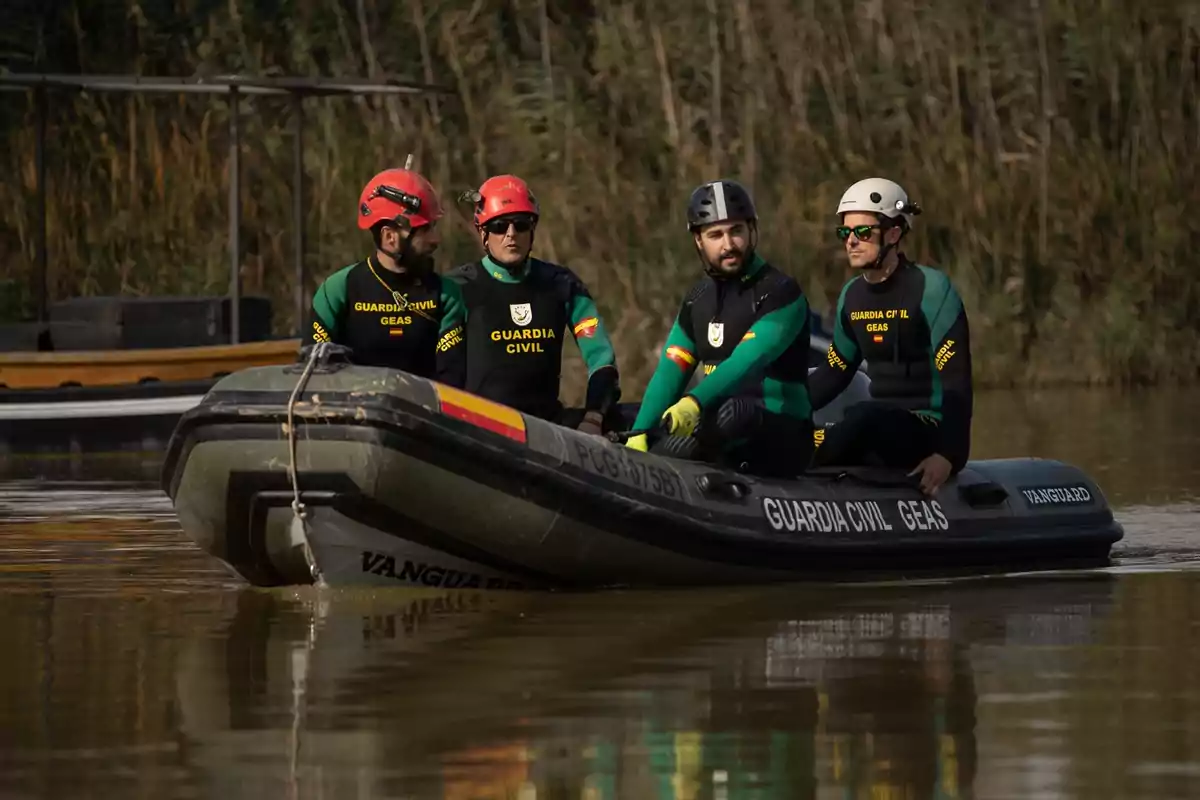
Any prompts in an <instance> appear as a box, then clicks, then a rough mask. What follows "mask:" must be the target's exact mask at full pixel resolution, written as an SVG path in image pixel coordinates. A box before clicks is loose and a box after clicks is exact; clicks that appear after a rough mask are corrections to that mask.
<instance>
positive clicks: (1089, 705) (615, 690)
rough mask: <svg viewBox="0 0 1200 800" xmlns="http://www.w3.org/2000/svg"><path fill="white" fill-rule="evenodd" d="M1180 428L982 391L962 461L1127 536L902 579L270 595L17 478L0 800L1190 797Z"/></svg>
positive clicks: (140, 521)
mask: <svg viewBox="0 0 1200 800" xmlns="http://www.w3.org/2000/svg"><path fill="white" fill-rule="evenodd" d="M1196 409H1200V392H1195V391H1192V392H1158V393H1144V394H1137V395H1114V394H1111V393H1100V392H1081V391H1076V392H1047V393H1041V394H1034V395H1031V396H1027V397H1026V398H1025V399H1024V401H1023V402H1020V403H1018V402H1017V401H1016V400H1015V399H1014V397H1013V396H1012V395H1008V394H1005V395H985V396H983V397H981V398H980V402H979V413H978V415H977V421H976V451H975V454H976V455H977V456H978V457H987V456H1008V455H1041V456H1050V457H1058V458H1062V459H1064V460H1067V461H1071V462H1073V463H1076V464H1078V465H1080V466H1081V467H1083V468H1084V469H1086V470H1087V471H1088V472H1090V473H1091V474H1093V475H1095V476H1096V477H1097V478H1098V479H1099V480H1100V482H1101V484H1102V485H1103V486H1104V488H1105V490H1106V492H1107V494H1108V496H1109V499H1110V500H1111V501H1112V502H1113V503H1114V504H1115V505H1117V506H1118V516H1119V518H1120V519H1121V521H1122V522H1123V523H1124V524H1125V526H1126V538H1125V540H1124V541H1123V542H1122V543H1121V544H1120V545H1119V546H1118V547H1117V548H1116V550H1115V551H1114V559H1113V566H1112V567H1111V568H1110V569H1107V570H1097V571H1091V572H1086V573H1074V574H1054V575H1039V576H1029V575H1026V576H1012V575H1010V576H998V577H994V578H988V579H974V580H964V581H956V582H942V583H936V582H929V583H926V584H923V585H913V584H895V585H883V584H879V585H871V586H861V585H859V586H820V587H812V586H808V587H806V586H802V585H800V586H784V587H774V588H769V589H745V590H721V591H680V592H654V593H649V592H622V593H607V594H596V595H578V596H549V595H513V596H507V597H503V598H500V599H491V598H487V597H484V596H481V595H478V594H472V593H469V592H468V593H455V592H439V591H434V590H429V591H413V590H404V589H395V590H387V591H374V592H323V593H317V592H314V591H312V590H304V591H275V592H267V591H259V590H252V589H246V588H244V587H242V586H241V585H240V584H239V583H238V582H237V581H236V580H234V579H232V578H230V577H228V576H227V575H226V574H225V573H224V571H223V570H222V569H221V568H220V567H219V566H218V565H216V564H214V563H213V562H212V561H210V560H209V559H207V558H206V557H204V556H203V555H201V554H200V553H198V552H197V551H196V550H195V549H194V548H193V547H191V546H190V544H189V543H188V542H187V540H186V539H185V538H184V537H183V536H182V535H181V534H180V533H179V531H178V529H177V526H176V525H175V523H174V520H173V517H172V515H171V510H170V506H169V503H168V502H167V500H166V498H165V497H163V496H162V495H161V494H160V493H159V492H158V491H157V490H156V489H155V488H154V487H153V486H152V485H151V486H139V485H138V484H137V483H110V484H97V483H74V484H68V483H56V482H49V481H44V480H43V481H16V482H9V483H7V484H5V485H0V536H2V537H3V542H4V546H3V547H2V548H0V631H2V633H3V638H2V639H0V641H2V642H3V645H4V655H5V656H6V657H5V659H4V661H3V665H2V666H0V699H2V701H3V702H2V703H0V798H26V797H59V796H70V797H123V798H124V797H130V798H133V797H139V798H140V797H147V798H149V797H154V798H165V797H210V796H220V797H222V798H234V797H255V798H258V797H289V798H290V797H303V798H325V797H329V798H335V797H336V798H343V797H348V798H367V797H372V798H374V797H397V798H399V797H440V798H475V797H510V798H567V797H571V798H615V797H620V798H627V797H636V798H641V797H646V798H693V797H695V798H700V797H704V798H708V797H713V798H749V797H754V798H818V797H819V798H826V797H828V798H871V799H872V800H876V799H877V798H952V797H996V798H1000V797H1021V798H1042V797H1045V798H1051V797H1054V798H1059V797H1087V798H1102V797H1122V798H1133V797H1146V798H1151V797H1153V798H1176V797H1177V798H1184V797H1200V666H1198V665H1200V569H1198V568H1200V521H1198V520H1200V517H1197V511H1200V456H1198V455H1197V453H1200V421H1197V420H1196ZM114 466H115V465H113V464H111V463H100V464H99V465H97V462H86V463H85V462H80V461H76V462H74V463H71V462H63V463H57V464H50V465H38V466H36V467H31V468H36V469H37V470H40V471H44V472H45V473H46V474H53V475H58V476H71V475H75V476H78V475H81V474H88V473H89V472H90V473H93V474H104V473H105V472H108V473H110V474H117V472H115V471H114ZM125 467H126V468H127V470H128V471H130V474H132V475H135V476H136V475H141V474H146V475H150V476H152V475H153V464H149V465H144V464H137V463H134V464H132V465H129V464H126V465H125ZM81 470H83V472H81Z"/></svg>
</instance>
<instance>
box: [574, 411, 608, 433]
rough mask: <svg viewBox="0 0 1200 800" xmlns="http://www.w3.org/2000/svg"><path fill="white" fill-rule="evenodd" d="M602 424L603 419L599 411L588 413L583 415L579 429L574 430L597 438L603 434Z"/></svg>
mask: <svg viewBox="0 0 1200 800" xmlns="http://www.w3.org/2000/svg"><path fill="white" fill-rule="evenodd" d="M603 423H604V417H603V416H601V415H600V412H599V411H589V412H587V413H586V414H584V415H583V421H582V422H580V423H579V427H577V428H576V429H575V430H577V431H579V432H580V433H587V434H590V435H592V436H599V435H601V434H602V433H603V432H604V431H603V429H602V427H601V426H602V425H603Z"/></svg>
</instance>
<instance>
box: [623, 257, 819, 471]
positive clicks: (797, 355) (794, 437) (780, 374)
mask: <svg viewBox="0 0 1200 800" xmlns="http://www.w3.org/2000/svg"><path fill="white" fill-rule="evenodd" d="M808 347H809V314H808V300H807V298H806V297H805V296H804V292H803V291H802V290H801V288H800V285H799V284H798V283H797V282H796V281H795V280H793V279H792V278H791V277H789V276H788V275H785V274H784V273H782V272H780V271H779V270H777V269H775V268H774V267H772V266H771V265H770V264H768V263H767V262H765V261H764V260H763V259H762V258H761V257H759V256H757V255H755V256H754V258H753V260H752V261H751V263H750V264H749V265H748V266H747V268H746V269H745V270H744V271H743V272H742V273H741V274H740V275H737V276H734V277H731V278H719V279H718V278H712V277H706V278H704V279H703V280H701V281H700V282H699V283H697V284H696V285H695V286H693V287H692V289H691V290H690V291H689V292H688V294H687V297H686V298H685V299H684V301H683V304H682V306H681V307H680V309H679V314H678V315H677V316H676V318H675V324H674V325H673V326H672V327H671V332H670V334H669V335H668V336H667V341H666V344H665V346H664V347H663V354H662V357H661V358H660V359H659V362H658V367H657V368H656V369H655V371H654V375H653V377H651V379H650V384H649V385H648V386H647V387H646V394H645V396H644V398H643V399H642V405H641V408H640V409H639V411H638V415H637V419H636V421H635V422H634V426H633V427H634V430H650V429H653V428H654V427H655V426H656V425H657V424H658V422H659V420H660V418H661V417H662V415H663V412H665V411H666V410H667V408H669V407H670V406H671V405H673V404H674V403H675V402H676V401H677V400H679V398H680V395H681V393H682V392H683V390H684V387H685V386H686V385H687V382H688V380H689V379H690V378H691V376H692V374H693V372H694V371H695V369H696V366H697V364H698V363H703V365H704V368H703V371H704V377H703V378H702V379H701V380H700V382H699V383H698V384H697V385H696V386H695V388H693V389H692V390H691V391H690V392H688V395H689V396H691V397H692V399H694V400H695V401H696V402H697V403H698V404H699V405H700V410H701V421H700V426H699V428H698V429H697V432H696V434H695V437H694V441H695V443H696V445H697V446H698V454H699V457H703V458H706V459H723V460H731V461H737V462H746V463H748V464H749V466H750V469H752V470H753V471H756V472H760V473H763V474H766V473H771V474H797V473H799V472H802V471H803V470H804V469H806V468H807V466H808V462H809V459H810V457H811V454H812V444H813V443H812V404H811V403H810V402H809V396H808ZM672 438H673V439H677V438H678V437H672ZM665 446H666V447H667V448H668V449H667V450H664V449H663V448H662V447H659V446H656V448H655V450H656V451H657V452H667V453H669V454H671V455H682V452H681V450H680V447H681V445H679V443H677V442H669V441H668V443H667V444H666V445H665ZM693 452H696V451H693Z"/></svg>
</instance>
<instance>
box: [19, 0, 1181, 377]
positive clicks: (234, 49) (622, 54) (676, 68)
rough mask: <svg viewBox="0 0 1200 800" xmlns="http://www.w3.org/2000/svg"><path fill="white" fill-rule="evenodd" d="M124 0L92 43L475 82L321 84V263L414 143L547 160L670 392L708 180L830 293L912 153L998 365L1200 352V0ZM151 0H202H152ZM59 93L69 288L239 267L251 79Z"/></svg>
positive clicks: (100, 59) (271, 263) (1120, 370)
mask: <svg viewBox="0 0 1200 800" xmlns="http://www.w3.org/2000/svg"><path fill="white" fill-rule="evenodd" d="M110 5H112V6H114V7H115V8H113V9H110V10H109V13H111V14H128V15H129V16H128V20H129V22H128V23H123V24H126V25H127V27H128V26H132V32H131V33H130V32H128V31H127V32H126V35H125V37H124V38H123V39H121V40H119V41H118V42H116V43H114V42H112V41H105V40H103V39H99V38H97V37H95V36H92V37H89V36H87V35H86V34H85V33H84V31H83V30H82V28H81V29H80V30H77V31H76V35H77V36H78V45H77V51H78V53H79V54H80V55H79V63H80V65H81V66H82V67H83V68H84V69H87V70H90V71H109V72H113V71H116V72H121V71H129V70H144V71H153V72H157V73H159V74H163V73H170V74H177V75H179V74H184V75H186V74H193V73H197V72H232V71H238V72H243V73H249V74H277V73H301V74H333V75H358V76H378V75H381V74H384V73H387V74H391V75H399V76H406V77H410V78H414V79H418V80H426V81H436V82H438V83H443V84H447V85H449V86H451V87H452V88H453V89H454V90H455V93H456V94H455V96H454V97H453V98H449V99H447V98H442V99H432V98H413V99H396V98H388V99H380V98H358V99H347V98H328V99H310V100H308V101H306V104H305V113H306V119H307V127H306V140H305V169H306V174H307V179H308V185H307V189H306V197H305V208H306V220H305V221H306V224H307V226H308V239H307V242H308V247H307V249H308V253H307V263H308V265H309V267H310V271H311V272H313V273H314V275H313V283H311V284H310V286H309V287H307V288H308V289H311V288H313V286H314V285H315V281H316V280H317V279H318V278H320V277H322V276H323V275H325V274H327V273H329V272H331V271H332V270H334V269H336V268H337V267H340V266H342V265H344V264H347V263H350V262H351V261H353V260H356V259H357V258H359V257H361V255H362V254H363V253H364V249H365V248H366V247H367V246H368V243H367V241H366V240H365V239H364V238H363V237H362V236H361V235H360V234H359V232H358V231H357V230H356V229H355V227H354V223H353V213H354V212H353V209H354V206H355V202H356V199H357V193H358V191H359V189H360V188H361V185H362V183H363V182H364V181H365V180H366V179H367V178H368V177H369V176H370V175H371V174H373V172H375V171H376V170H377V169H379V168H382V167H385V166H390V165H395V164H398V163H400V162H402V161H403V158H404V156H405V154H406V153H408V152H410V151H411V152H414V153H415V154H416V156H417V164H418V166H419V168H420V169H421V170H423V171H424V172H426V174H428V175H429V176H430V177H431V179H432V180H433V181H434V182H435V185H437V186H438V187H439V188H440V189H441V190H442V191H443V196H444V199H445V201H446V202H447V203H451V202H452V197H453V195H454V194H456V193H457V192H458V191H460V190H462V189H464V188H466V187H468V186H472V185H478V183H479V182H481V181H482V180H483V179H484V178H485V177H487V176H488V175H489V174H493V173H496V172H501V171H511V172H516V173H518V174H520V175H522V176H524V177H526V178H527V179H528V180H530V181H531V182H532V185H533V187H534V189H535V191H536V192H537V193H538V194H539V196H540V199H541V202H542V207H543V222H542V225H541V227H540V228H539V230H538V236H537V243H536V249H537V252H538V253H539V254H540V255H542V256H543V257H546V258H550V259H552V260H559V261H561V262H563V263H566V264H568V265H570V266H571V267H572V268H574V269H575V270H576V271H577V272H578V273H580V274H581V275H582V276H583V277H584V278H585V279H586V280H587V281H588V282H589V283H590V285H591V287H592V290H593V293H594V294H595V295H596V296H597V299H598V301H599V303H600V305H601V309H602V311H603V312H604V313H605V315H606V318H607V320H608V322H609V325H610V327H611V328H612V329H613V330H614V331H615V339H616V346H617V352H618V358H619V360H620V364H621V367H622V370H623V373H624V374H625V376H626V377H625V380H624V383H625V384H626V385H627V386H629V387H630V392H631V394H633V395H638V394H640V390H641V387H642V386H643V385H644V382H645V380H646V378H647V376H648V373H649V370H650V369H651V367H652V363H653V359H654V357H655V352H656V349H657V347H658V345H659V343H660V341H661V339H662V338H663V336H665V333H666V330H667V328H668V327H669V319H670V315H672V314H673V313H674V312H675V309H676V307H677V303H678V301H679V299H680V295H681V294H682V292H683V291H684V289H685V287H686V286H687V285H688V283H689V282H690V281H692V280H694V279H695V278H696V276H697V274H698V266H697V262H696V260H695V256H694V254H693V253H692V251H691V250H690V243H689V241H688V237H687V236H686V234H685V231H684V226H683V205H684V202H685V200H686V198H687V194H688V192H689V191H690V189H691V188H692V187H693V186H694V185H696V184H697V183H699V182H701V181H704V180H707V179H710V178H713V177H717V176H730V177H736V178H738V179H740V180H742V181H743V182H745V183H747V184H748V185H749V186H750V187H751V188H752V189H753V191H754V192H755V194H756V199H757V201H758V204H759V208H760V212H761V214H762V217H763V220H762V225H763V233H762V241H761V250H762V251H763V252H764V254H765V255H766V256H767V257H768V258H769V259H771V260H772V261H773V262H774V263H776V264H777V265H778V266H780V267H782V268H784V269H786V270H788V271H790V272H791V273H793V274H794V275H796V276H797V277H798V278H799V279H800V280H801V282H802V285H803V286H804V287H805V288H806V290H807V291H808V292H809V294H810V296H811V298H812V302H813V304H814V305H815V306H816V307H817V308H818V309H819V310H822V311H826V312H828V311H829V310H830V306H831V304H832V302H833V301H834V300H835V299H836V295H837V291H838V290H839V288H840V286H841V284H842V282H843V281H844V280H845V279H846V277H847V271H846V269H845V265H844V260H843V259H842V257H841V255H840V251H839V250H838V249H837V247H836V241H835V240H834V239H833V236H832V226H833V224H834V218H833V216H832V211H833V209H834V207H835V206H836V202H837V199H838V197H839V195H840V193H841V191H842V190H843V189H844V188H845V187H846V186H848V185H849V184H850V183H851V182H853V181H855V180H857V179H859V178H862V177H866V176H871V175H885V176H888V177H892V178H894V179H896V180H898V181H900V182H901V183H903V184H904V185H905V187H906V188H907V189H908V190H909V193H910V194H911V195H912V196H913V197H914V198H915V199H917V200H918V202H920V203H921V204H922V205H923V207H924V208H925V209H926V213H925V214H924V215H923V216H922V217H920V218H919V220H918V223H919V224H918V226H917V228H916V229H915V231H914V233H913V235H912V237H911V238H910V239H909V241H908V243H907V248H906V249H907V252H908V253H909V255H910V256H912V257H914V258H916V259H918V260H921V261H922V262H924V263H930V264H934V265H937V266H940V267H943V268H945V269H946V270H947V271H948V272H949V273H950V275H951V276H952V278H953V279H954V281H955V282H956V284H957V285H958V287H959V289H960V291H961V292H962V294H963V296H964V299H965V301H966V304H967V307H968V310H969V313H970V315H971V323H972V336H973V347H974V350H975V354H976V355H975V357H976V365H977V366H976V373H977V377H978V379H979V381H980V383H981V384H992V385H994V384H1010V383H1012V384H1022V383H1028V382H1042V383H1047V382H1060V381H1068V382H1074V381H1086V382H1101V381H1103V382H1110V381H1111V382H1124V383H1130V382H1154V381H1178V380H1191V379H1193V378H1195V377H1196V375H1197V369H1198V366H1200V337H1198V336H1197V335H1196V333H1195V332H1194V328H1193V325H1194V322H1195V320H1196V319H1197V318H1198V316H1200V288H1198V287H1197V281H1196V279H1195V278H1194V275H1193V273H1194V270H1195V268H1196V267H1197V254H1198V253H1200V223H1198V222H1197V210H1198V209H1200V180H1198V178H1200V168H1198V166H1197V159H1196V153H1197V152H1198V151H1200V100H1198V99H1197V98H1198V97H1200V6H1197V5H1196V4H1195V3H1191V2H1187V0H1159V2H1155V3H1137V2H1133V0H1126V2H1115V0H1093V1H1092V2H1082V0H1017V2H1012V3H999V2H993V1H992V0H988V1H987V2H979V3H962V2H957V1H956V0H926V2H921V3H918V2H916V0H889V1H888V2H883V0H860V2H854V3H844V2H837V1H835V0H707V2H705V3H699V2H697V3H688V4H678V3H667V2H666V1H665V0H647V1H646V2H637V3H634V2H617V1H616V0H591V2H589V3H580V2H571V1H570V0H506V1H505V2H499V1H498V2H493V3H482V2H468V1H467V0H444V1H443V2H440V3H434V2H430V1H429V0H408V1H407V2H404V3H390V2H387V3H385V2H378V1H377V0H325V1H324V2H323V3H321V4H314V3H299V2H295V3H291V2H281V1H277V2H258V3H255V2H239V0H230V2H228V3H222V4H219V5H214V4H206V5H207V6H208V7H209V8H210V10H209V11H207V12H205V13H204V14H202V13H201V12H200V11H198V10H197V8H196V7H195V6H196V5H197V4H196V3H194V2H188V0H176V1H175V2H174V3H172V2H170V0H163V2H161V3H157V4H154V3H146V2H142V3H134V2H133V0H129V2H128V3H125V2H116V3H110ZM148 7H153V8H155V9H157V10H158V12H159V13H158V15H157V18H159V19H175V20H177V19H180V18H185V19H189V20H190V22H191V24H190V25H189V26H180V25H178V24H173V25H171V26H167V24H166V23H165V22H162V23H156V22H154V21H153V19H149V18H147V16H146V14H145V13H130V10H131V9H139V10H143V11H144V9H146V8H148ZM168 12H169V13H168ZM92 13H93V14H94V13H96V12H95V11H94V9H93V10H92ZM156 25H157V27H156ZM130 37H132V40H133V41H135V43H136V47H132V48H131V47H130V46H129V41H130ZM0 102H2V103H4V104H8V105H11V104H13V103H17V104H21V103H24V104H25V105H24V106H23V107H22V108H23V112H22V115H20V116H19V117H18V119H17V120H15V122H10V124H9V125H8V128H7V130H6V134H5V136H6V143H7V145H8V146H7V147H6V148H5V150H4V153H3V155H2V156H0V157H2V158H4V159H6V160H7V163H6V164H4V167H5V172H4V175H5V176H6V178H5V180H4V181H3V183H0V259H3V261H2V262H0V267H2V268H3V270H4V273H3V274H4V275H5V276H11V277H12V278H14V279H15V280H16V281H18V282H22V281H27V279H28V277H29V269H30V267H29V264H31V263H32V255H33V251H34V240H33V238H32V235H31V233H32V230H33V222H34V214H35V208H34V206H33V204H32V202H31V199H32V197H33V187H34V169H33V158H32V157H33V140H32V138H31V137H32V125H31V124H30V123H31V122H32V116H31V108H32V105H31V103H32V101H31V99H30V98H25V97H24V96H21V95H17V96H11V97H6V96H0ZM53 103H54V109H55V113H54V116H53V121H52V131H51V147H50V153H49V155H50V158H51V161H50V180H49V190H50V209H49V226H50V262H51V265H52V275H51V277H52V289H53V293H54V295H55V296H56V297H63V296H67V295H70V294H75V293H85V294H94V293H111V292H118V291H119V292H128V293H173V292H214V293H219V292H223V291H224V290H225V286H226V283H227V272H226V271H227V264H228V256H227V252H226V249H225V248H226V244H227V240H226V237H227V229H228V224H227V218H226V208H225V204H226V200H227V183H226V181H227V180H228V169H227V167H228V159H227V153H226V149H227V146H226V138H225V137H226V130H227V127H228V117H227V114H228V109H227V106H226V105H225V103H224V101H223V100H219V99H210V98H204V97H196V96H187V97H164V96H136V97H129V96H120V95H90V94H81V95H70V94H56V95H55V96H54V99H53ZM241 108H242V117H241V120H240V121H241V124H242V126H243V131H244V139H243V142H244V144H243V148H242V154H241V156H242V163H243V170H244V173H243V181H244V183H243V186H244V192H243V194H244V211H243V215H244V217H243V219H244V227H243V234H242V241H243V246H244V257H243V279H244V281H245V284H244V285H245V287H246V290H247V291H253V292H265V293H267V294H269V295H270V296H271V297H272V298H273V299H274V300H275V305H276V308H277V309H278V310H279V314H278V315H277V316H278V320H277V324H278V327H279V328H280V329H281V330H290V329H293V328H294V325H295V320H294V319H292V313H291V308H292V302H291V297H292V286H291V280H292V277H291V267H290V261H291V252H290V233H289V232H290V225H291V211H290V209H291V189H290V175H291V166H290V157H291V156H290V154H291V139H290V135H291V134H290V127H289V126H290V117H289V115H288V112H287V105H286V103H285V102H283V101H279V100H274V99H271V98H257V99H245V98H244V99H243V101H242V106H241ZM11 117H12V115H11V114H10V117H9V118H10V120H11ZM16 123H24V125H23V126H21V125H19V124H16ZM446 229H447V233H446V234H445V244H444V246H443V250H444V252H445V254H446V255H445V261H444V263H445V264H446V265H450V264H451V263H454V262H458V261H461V260H465V259H467V258H471V257H474V256H475V255H476V254H477V252H478V251H477V243H476V240H475V238H474V236H473V235H472V233H471V230H470V227H469V225H468V223H467V220H466V217H465V215H462V214H459V213H452V216H451V219H450V221H449V224H447V225H446ZM576 372H577V371H576ZM575 389H576V390H577V389H578V386H577V385H576V386H575Z"/></svg>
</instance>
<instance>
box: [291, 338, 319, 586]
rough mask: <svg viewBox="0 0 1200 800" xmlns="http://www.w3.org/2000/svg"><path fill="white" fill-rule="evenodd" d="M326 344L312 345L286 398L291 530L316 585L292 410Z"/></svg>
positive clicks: (317, 580)
mask: <svg viewBox="0 0 1200 800" xmlns="http://www.w3.org/2000/svg"><path fill="white" fill-rule="evenodd" d="M327 346H328V343H327V342H318V343H317V344H315V345H313V349H312V352H311V353H310V354H309V356H308V363H307V364H305V365H304V371H303V372H302V373H300V380H298V381H297V382H296V387H295V388H294V389H292V396H291V397H290V398H288V404H287V437H288V475H289V477H290V478H291V480H292V527H293V530H296V529H297V528H298V531H299V535H300V542H301V545H302V546H303V548H304V561H305V563H306V564H308V571H309V574H311V575H312V577H313V582H314V583H316V584H317V585H318V586H323V585H324V579H323V578H322V576H321V570H320V569H319V568H318V567H317V560H316V557H315V556H314V555H313V551H312V546H311V545H310V544H309V541H308V528H307V524H306V521H307V519H308V512H307V510H306V509H305V507H304V503H303V502H301V500H300V478H299V472H298V470H297V467H296V423H295V414H294V411H295V408H296V400H297V399H298V398H299V397H300V394H301V392H303V391H304V387H305V386H306V385H307V384H308V379H309V377H310V376H311V375H312V372H313V369H314V368H315V367H316V365H317V361H318V360H319V359H320V358H321V356H323V355H324V354H325V350H326V348H327Z"/></svg>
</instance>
